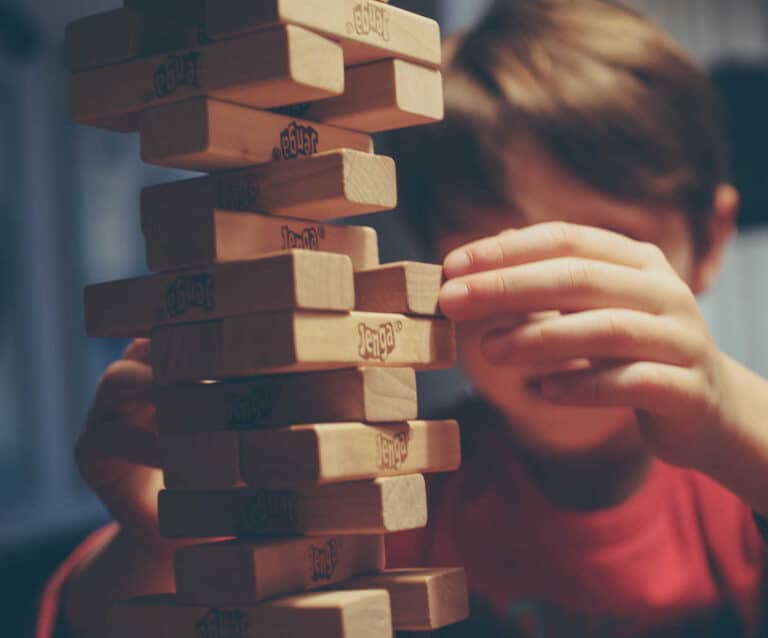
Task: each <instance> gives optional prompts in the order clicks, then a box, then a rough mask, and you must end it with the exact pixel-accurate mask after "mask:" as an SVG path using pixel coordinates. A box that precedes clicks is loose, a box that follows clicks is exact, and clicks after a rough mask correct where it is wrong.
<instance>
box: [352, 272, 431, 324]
mask: <svg viewBox="0 0 768 638" xmlns="http://www.w3.org/2000/svg"><path fill="white" fill-rule="evenodd" d="M442 284H443V268H442V266H438V265H436V264H422V263H418V262H414V261H401V262H396V263H391V264H385V265H383V266H377V267H375V268H372V269H369V270H365V271H360V272H357V273H355V310H361V311H365V312H399V313H401V314H405V315H428V316H435V315H439V314H440V308H439V306H438V298H439V297H440V288H441V287H442Z"/></svg>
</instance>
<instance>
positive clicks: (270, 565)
mask: <svg viewBox="0 0 768 638" xmlns="http://www.w3.org/2000/svg"><path fill="white" fill-rule="evenodd" d="M174 567H175V570H174V571H175V573H176V598H177V600H178V601H179V602H181V603H187V604H192V605H252V604H255V603H258V602H260V601H262V600H266V599H268V598H276V597H278V596H286V595H289V594H298V593H301V592H305V591H311V590H313V589H319V588H321V587H326V586H328V585H333V584H335V583H339V582H341V581H344V580H347V579H349V578H352V577H354V576H358V575H361V574H369V573H372V572H374V573H375V572H378V571H381V570H382V569H384V537H383V536H323V537H319V538H286V539H275V540H267V541H255V542H247V541H228V542H224V543H207V544H205V545H190V546H187V547H182V548H181V549H178V550H177V551H176V554H175V557H174Z"/></svg>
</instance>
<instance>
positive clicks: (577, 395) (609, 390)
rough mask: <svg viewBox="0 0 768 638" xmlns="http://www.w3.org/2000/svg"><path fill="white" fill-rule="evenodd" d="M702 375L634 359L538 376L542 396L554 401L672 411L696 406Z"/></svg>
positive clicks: (566, 403) (579, 404)
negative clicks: (588, 368)
mask: <svg viewBox="0 0 768 638" xmlns="http://www.w3.org/2000/svg"><path fill="white" fill-rule="evenodd" d="M701 386H702V379H701V378H700V377H699V375H697V374H696V373H694V372H693V371H691V370H690V369H686V368H681V367H678V366H672V365H667V364H663V363H651V362H645V361H642V362H636V363H629V364H626V365H622V366H617V367H614V368H607V369H602V370H594V371H592V370H588V371H580V372H567V373H565V374H556V375H552V376H549V377H544V378H542V379H541V385H540V392H541V396H542V398H544V399H546V400H547V401H549V402H551V403H553V404H557V405H569V406H579V407H628V408H634V409H639V410H646V411H648V412H650V413H653V414H675V413H677V412H679V411H681V410H685V409H686V408H687V407H690V406H693V407H698V406H699V404H700V397H701V396H702V392H703V391H704V390H703V388H702V387H701Z"/></svg>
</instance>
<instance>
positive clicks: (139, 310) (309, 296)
mask: <svg viewBox="0 0 768 638" xmlns="http://www.w3.org/2000/svg"><path fill="white" fill-rule="evenodd" d="M354 294H355V293H354V284H353V273H352V264H351V262H350V260H349V257H347V256H346V255H338V254H334V253H319V252H313V251H310V250H292V251H284V252H280V253H275V254H273V255H270V256H266V257H262V258H260V259H256V260H253V261H247V262H234V263H230V264H219V265H217V266H212V267H210V268H207V269H204V270H185V271H177V272H175V273H165V274H161V275H150V276H148V277H138V278H136V279H126V280H123V281H115V282H110V283H104V284H97V285H93V286H88V287H87V288H86V289H85V315H86V330H87V332H88V334H89V335H90V336H92V337H141V336H147V335H149V334H150V331H151V330H152V327H153V326H161V325H167V324H176V323H183V322H190V321H202V320H208V319H213V318H217V317H227V316H230V315H239V314H246V313H253V312H260V311H272V310H278V309H294V308H297V309H298V308H301V309H313V310H326V311H345V310H349V309H351V308H352V307H353V305H354Z"/></svg>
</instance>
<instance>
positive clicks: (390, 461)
mask: <svg viewBox="0 0 768 638" xmlns="http://www.w3.org/2000/svg"><path fill="white" fill-rule="evenodd" d="M376 452H377V454H376V456H377V461H378V466H379V469H380V470H399V469H400V466H401V465H402V464H403V463H405V461H406V460H407V458H408V432H398V433H397V434H395V435H394V436H386V435H384V434H379V436H378V438H377V439H376Z"/></svg>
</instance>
